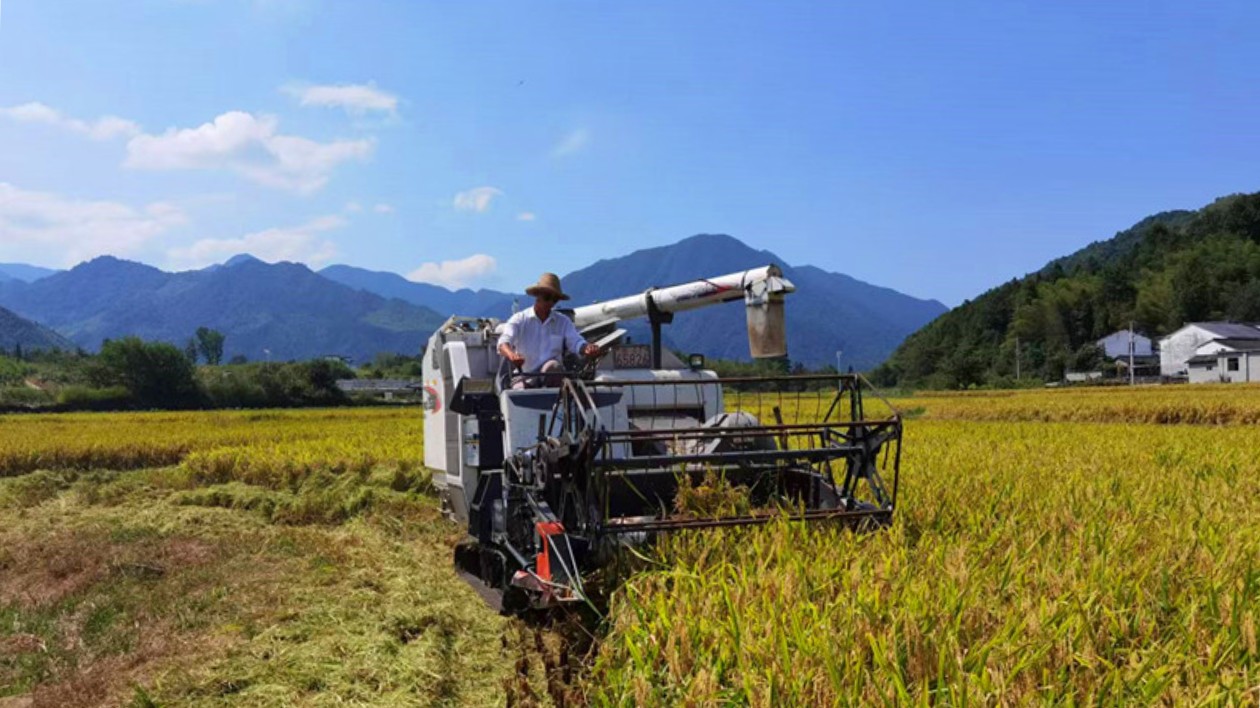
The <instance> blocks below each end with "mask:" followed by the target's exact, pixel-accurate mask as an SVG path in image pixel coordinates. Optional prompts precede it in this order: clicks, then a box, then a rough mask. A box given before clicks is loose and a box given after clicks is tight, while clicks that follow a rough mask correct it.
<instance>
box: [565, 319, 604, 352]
mask: <svg viewBox="0 0 1260 708" xmlns="http://www.w3.org/2000/svg"><path fill="white" fill-rule="evenodd" d="M565 319H566V320H567V321H568V323H569V324H568V326H567V327H565V332H564V345H565V347H567V348H568V349H569V351H571V352H576V353H578V354H581V355H583V356H588V357H593V356H597V355H598V354H599V347H597V346H595V345H594V344H591V343H590V342H588V341H586V340H585V339H582V335H581V333H579V332H578V331H577V325H575V324H573V320H569V319H568V318H567V317H566V318H565Z"/></svg>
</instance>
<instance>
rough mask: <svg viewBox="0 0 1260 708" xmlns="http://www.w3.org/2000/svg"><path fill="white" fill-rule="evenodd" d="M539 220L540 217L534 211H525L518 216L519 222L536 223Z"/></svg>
mask: <svg viewBox="0 0 1260 708" xmlns="http://www.w3.org/2000/svg"><path fill="white" fill-rule="evenodd" d="M537 218H538V215H537V214H535V213H534V212H532V211H523V212H521V213H519V214H517V215H516V220H517V221H534V220H535V219H537Z"/></svg>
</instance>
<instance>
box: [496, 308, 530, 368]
mask: <svg viewBox="0 0 1260 708" xmlns="http://www.w3.org/2000/svg"><path fill="white" fill-rule="evenodd" d="M514 341H516V316H515V315H513V316H512V317H509V318H508V321H507V322H504V323H503V333H502V334H500V335H499V346H498V351H499V356H501V357H503V358H504V359H507V360H508V361H510V362H512V366H515V367H517V368H518V369H519V368H520V367H522V366H525V357H523V356H521V354H520V352H517V351H516V347H513V346H512V342H514Z"/></svg>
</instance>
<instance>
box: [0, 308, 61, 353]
mask: <svg viewBox="0 0 1260 708" xmlns="http://www.w3.org/2000/svg"><path fill="white" fill-rule="evenodd" d="M18 348H20V349H21V350H22V351H23V352H31V351H35V350H36V349H60V350H62V351H74V349H75V346H74V343H73V342H71V341H70V340H68V339H66V338H65V337H63V336H61V335H60V334H57V333H56V332H54V331H52V330H51V329H48V328H47V327H44V326H43V325H41V324H38V323H36V322H31V321H30V320H28V319H25V318H23V317H18V316H17V315H16V314H14V313H12V312H10V311H9V310H6V309H4V308H3V307H0V351H4V352H10V353H11V352H13V351H14V350H15V349H18Z"/></svg>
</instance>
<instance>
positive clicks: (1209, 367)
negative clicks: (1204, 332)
mask: <svg viewBox="0 0 1260 708" xmlns="http://www.w3.org/2000/svg"><path fill="white" fill-rule="evenodd" d="M1253 344H1260V343H1255V342H1253ZM1204 346H1206V345H1204ZM1187 365H1188V367H1189V370H1190V383H1245V382H1250V381H1260V346H1258V347H1256V348H1253V349H1244V350H1235V349H1217V350H1215V351H1213V352H1212V353H1209V354H1197V355H1195V356H1193V357H1191V358H1190V361H1189V362H1187Z"/></svg>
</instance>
